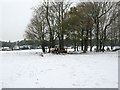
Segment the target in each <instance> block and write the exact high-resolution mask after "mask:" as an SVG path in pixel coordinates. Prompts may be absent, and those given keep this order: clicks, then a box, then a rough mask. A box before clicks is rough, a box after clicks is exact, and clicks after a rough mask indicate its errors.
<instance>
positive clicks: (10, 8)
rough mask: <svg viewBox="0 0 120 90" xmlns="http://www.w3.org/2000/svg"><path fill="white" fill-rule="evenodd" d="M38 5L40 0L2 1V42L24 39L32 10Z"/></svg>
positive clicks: (0, 35) (0, 18)
mask: <svg viewBox="0 0 120 90" xmlns="http://www.w3.org/2000/svg"><path fill="white" fill-rule="evenodd" d="M38 3H40V0H3V1H2V0H1V1H0V40H4V41H9V40H11V41H17V40H21V39H23V38H24V37H23V35H24V31H25V29H26V26H27V24H28V23H29V22H30V19H31V16H32V12H33V10H32V9H31V8H32V7H34V6H36V5H37V4H38Z"/></svg>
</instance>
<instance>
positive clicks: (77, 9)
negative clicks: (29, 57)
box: [25, 1, 120, 52]
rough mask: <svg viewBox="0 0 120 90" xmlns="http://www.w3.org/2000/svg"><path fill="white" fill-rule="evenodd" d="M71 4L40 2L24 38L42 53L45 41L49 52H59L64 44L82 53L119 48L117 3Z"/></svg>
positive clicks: (119, 32) (119, 34)
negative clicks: (39, 47) (54, 49)
mask: <svg viewBox="0 0 120 90" xmlns="http://www.w3.org/2000/svg"><path fill="white" fill-rule="evenodd" d="M71 5H72V3H71V2H66V1H62V2H49V1H47V2H43V3H42V4H41V5H39V6H37V7H35V8H34V13H33V17H32V19H31V21H30V23H29V24H28V26H27V29H26V31H25V36H26V38H27V39H29V40H33V41H34V40H35V41H38V42H39V44H40V45H41V46H42V50H43V52H45V41H48V42H49V46H48V47H49V50H50V48H54V47H55V45H58V46H59V49H61V50H62V49H63V48H64V46H65V45H66V46H67V43H66V42H68V43H69V44H71V45H74V49H75V50H78V46H81V50H82V51H83V52H86V51H87V50H88V46H90V51H92V47H93V46H96V52H99V51H104V47H105V46H106V45H111V48H112V47H113V46H114V45H116V44H119V36H120V30H119V29H118V21H117V20H118V11H119V9H118V3H117V2H107V1H102V2H82V3H79V4H77V5H76V6H74V7H73V6H71Z"/></svg>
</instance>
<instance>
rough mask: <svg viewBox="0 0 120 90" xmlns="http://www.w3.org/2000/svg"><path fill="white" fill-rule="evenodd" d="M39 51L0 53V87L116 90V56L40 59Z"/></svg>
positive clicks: (53, 56)
mask: <svg viewBox="0 0 120 90" xmlns="http://www.w3.org/2000/svg"><path fill="white" fill-rule="evenodd" d="M39 51H40V50H31V51H29V50H25V51H0V64H1V65H0V67H1V68H2V69H1V72H0V75H2V77H0V82H2V84H0V87H1V85H2V87H3V88H117V87H118V55H117V54H118V53H117V52H105V53H88V54H77V55H52V54H44V57H41V56H40V55H39V54H40V53H39Z"/></svg>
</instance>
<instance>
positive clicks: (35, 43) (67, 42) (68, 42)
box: [0, 39, 119, 48]
mask: <svg viewBox="0 0 120 90" xmlns="http://www.w3.org/2000/svg"><path fill="white" fill-rule="evenodd" d="M92 41H93V42H92V45H93V46H95V45H96V39H93V40H92ZM44 43H45V44H44V45H45V47H49V41H47V40H46V41H44ZM0 44H1V47H9V48H13V47H15V46H23V45H31V46H32V48H37V47H39V46H41V42H39V41H37V40H36V41H35V40H26V39H24V40H21V41H16V42H11V41H0ZM64 44H65V46H66V47H70V46H72V47H75V45H74V41H72V40H70V39H65V43H64ZM81 44H82V43H80V42H79V43H78V46H81ZM55 46H59V41H57V40H56V41H55ZM88 46H90V45H88ZM106 46H111V47H114V46H119V42H118V40H115V41H114V42H112V43H111V40H107V43H106Z"/></svg>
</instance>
